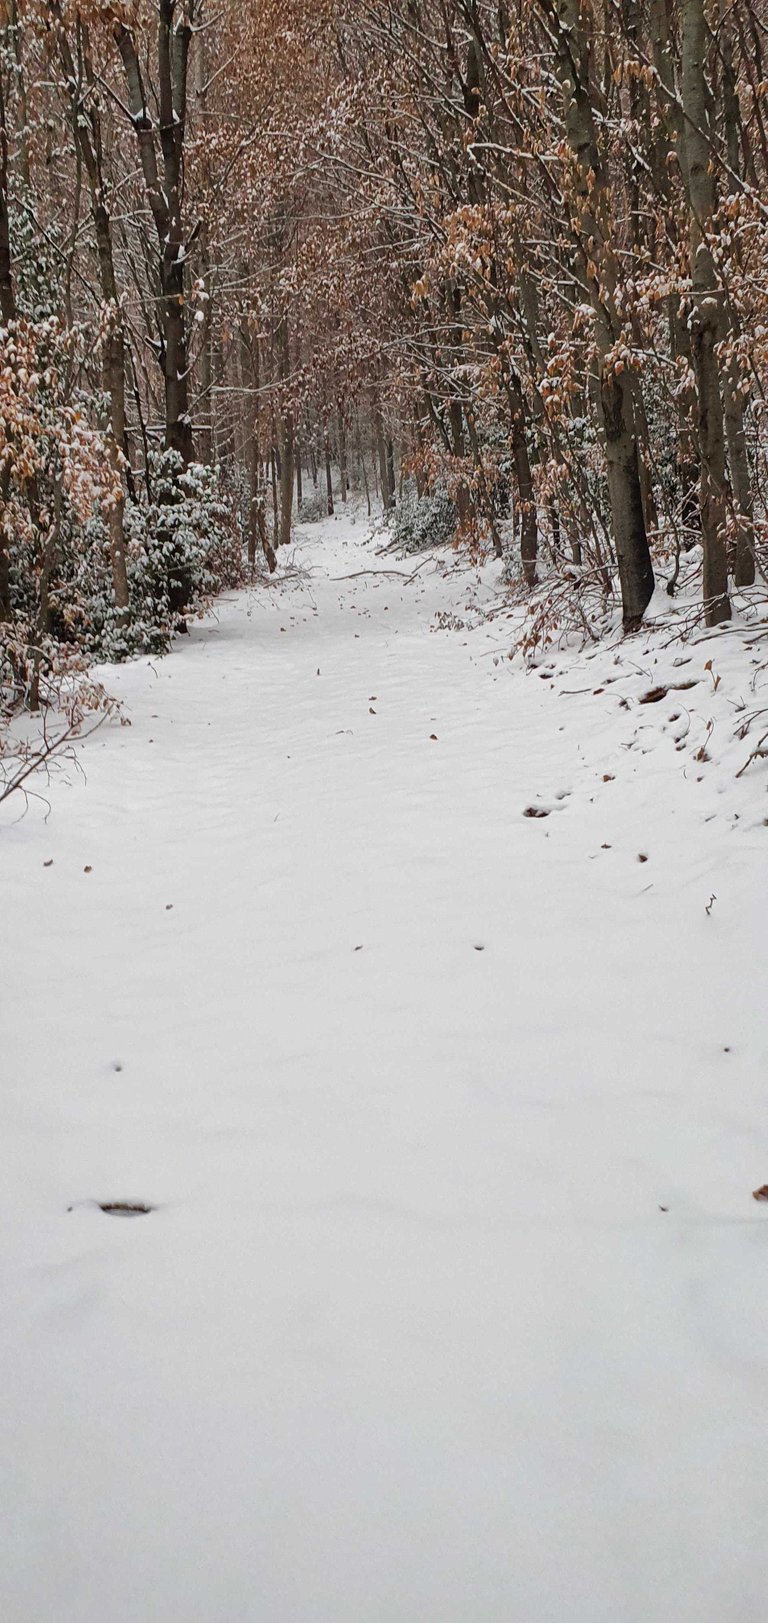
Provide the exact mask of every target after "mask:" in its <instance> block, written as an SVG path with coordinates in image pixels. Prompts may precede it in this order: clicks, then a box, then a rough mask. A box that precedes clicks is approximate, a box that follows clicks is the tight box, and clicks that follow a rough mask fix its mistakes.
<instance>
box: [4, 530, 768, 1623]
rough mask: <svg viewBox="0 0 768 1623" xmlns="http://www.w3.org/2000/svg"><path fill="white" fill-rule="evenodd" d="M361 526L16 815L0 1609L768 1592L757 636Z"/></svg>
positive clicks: (508, 1621)
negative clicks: (540, 654) (607, 609)
mask: <svg viewBox="0 0 768 1623" xmlns="http://www.w3.org/2000/svg"><path fill="white" fill-rule="evenodd" d="M364 542H365V525H364V524H363V523H362V522H361V521H358V523H357V524H356V525H355V524H352V523H350V522H349V521H339V522H337V523H329V524H327V525H324V526H319V527H316V528H315V529H313V530H311V531H310V530H307V531H304V532H302V533H301V537H300V541H299V544H298V546H297V551H296V562H297V563H298V564H300V565H301V567H302V570H303V571H304V576H303V578H300V579H295V578H294V579H293V580H292V581H288V582H286V583H285V584H283V585H282V586H280V587H277V588H275V587H272V588H270V589H269V590H268V591H266V590H261V591H259V592H256V593H254V594H252V595H250V596H240V597H236V598H233V599H232V600H231V601H227V602H224V603H222V604H221V606H220V609H219V613H218V617H217V619H215V620H214V619H210V620H208V621H206V622H205V623H203V624H201V625H199V626H198V627H196V628H194V629H193V631H192V634H191V636H190V637H189V639H188V640H187V641H186V642H181V643H179V644H178V645H177V648H176V650H175V651H174V653H173V654H172V656H171V657H169V658H168V659H166V660H162V661H158V662H156V663H154V664H153V663H151V662H148V661H143V662H140V663H138V664H135V665H132V666H128V667H124V668H122V669H120V670H119V671H110V672H109V673H108V678H107V681H108V685H109V687H110V688H111V689H112V691H115V692H118V693H119V694H120V696H121V697H122V698H123V699H124V701H125V704H126V706H127V711H128V714H129V715H130V719H131V722H132V725H131V726H130V727H123V728H121V727H120V726H118V725H117V724H116V723H108V724H107V725H106V726H105V727H103V728H102V729H101V730H100V731H99V732H98V733H96V734H95V735H94V736H93V737H92V738H91V739H90V740H88V741H87V742H86V743H85V745H84V746H83V748H82V752H81V759H82V763H83V767H84V769H85V775H86V776H85V780H83V779H81V778H80V777H79V776H78V775H77V774H71V773H70V774H69V778H68V781H65V780H64V778H59V779H58V780H56V781H54V783H53V785H52V787H51V788H50V789H49V791H48V797H49V800H50V802H51V812H50V816H49V817H48V820H47V821H45V820H44V808H42V807H41V806H40V805H39V804H38V803H34V802H33V804H32V805H31V807H30V810H29V812H28V813H27V815H26V816H25V817H24V818H23V819H22V820H21V821H18V820H16V821H15V820H14V819H18V814H19V811H20V810H21V809H22V808H21V806H20V805H19V804H17V805H16V806H14V805H13V803H10V802H9V804H8V806H7V807H5V808H3V818H2V825H1V831H0V886H1V893H2V920H3V927H2V960H3V963H2V983H1V985H2V1016H1V1019H0V1044H1V1047H0V1061H1V1063H2V1071H3V1083H2V1096H1V1108H2V1120H1V1125H0V1134H1V1141H0V1154H1V1155H2V1178H1V1182H0V1201H1V1213H0V1219H1V1220H0V1256H1V1260H2V1304H3V1306H2V1322H1V1324H0V1415H1V1434H0V1442H1V1445H2V1466H1V1468H0V1472H1V1485H0V1495H1V1500H2V1504H1V1507H0V1508H1V1513H2V1514H1V1519H2V1540H1V1543H2V1555H1V1556H0V1616H1V1617H2V1619H3V1623H104V1620H105V1619H109V1623H550V1620H552V1623H554V1620H557V1623H672V1620H674V1623H746V1620H747V1619H759V1618H760V1617H762V1616H763V1615H764V1612H765V1604H766V1602H765V1595H766V1585H767V1584H768V1539H766V1529H767V1528H768V1473H767V1471H766V1441H767V1439H766V1413H767V1411H768V1356H767V1354H766V1324H767V1323H768V1206H762V1205H759V1204H757V1203H756V1202H755V1201H754V1200H753V1198H752V1191H753V1189H754V1188H755V1187H756V1186H758V1185H761V1184H763V1183H765V1182H766V1181H768V1110H767V1108H766V1106H767V1104H768V1098H767V1091H768V1090H767V1088H766V1082H767V1080H768V1069H767V1065H766V1061H767V1060H768V1022H767V1019H766V1003H767V1001H768V1000H767V999H766V974H765V970H766V945H767V944H768V882H767V881H768V862H767V861H766V857H767V856H768V826H766V817H767V816H768V795H766V781H767V779H768V766H767V765H766V763H764V762H762V763H761V762H757V763H755V764H754V765H753V766H752V767H751V768H750V769H749V770H748V771H747V772H745V773H744V775H743V776H742V777H741V778H739V779H738V780H737V779H736V778H735V773H736V771H737V770H738V768H739V766H740V765H742V764H743V762H744V761H745V759H746V757H747V755H748V754H749V744H748V743H746V742H744V741H740V740H738V739H737V738H735V737H734V729H735V727H736V725H737V723H738V719H739V712H738V709H737V707H738V705H739V704H741V703H743V704H745V705H746V706H747V708H748V709H749V708H751V707H754V706H756V705H757V704H758V703H760V689H759V683H760V682H761V681H762V682H763V687H762V695H763V700H762V702H766V697H765V695H766V689H765V676H764V674H762V675H761V673H760V670H759V661H760V659H761V657H762V659H763V660H764V659H765V654H764V653H763V654H762V656H761V655H760V651H759V649H758V648H756V647H754V648H753V649H752V650H751V651H750V648H749V646H748V644H747V643H745V640H744V638H743V637H742V636H741V635H740V634H737V633H733V632H726V633H721V634H718V635H716V636H713V637H711V638H709V639H708V640H707V641H706V642H703V643H695V644H694V645H692V646H688V647H687V648H685V649H683V650H681V649H680V647H679V646H670V647H669V648H667V649H664V647H663V642H664V638H663V637H661V636H659V634H655V635H651V634H649V635H648V636H646V637H642V636H641V637H639V638H635V639H633V640H632V641H631V643H629V644H627V645H625V646H624V647H621V648H618V649H615V648H612V649H606V648H604V647H600V648H599V649H598V650H597V651H595V653H594V655H593V656H592V657H587V656H585V654H583V653H582V654H580V655H576V654H571V655H568V656H567V657H554V656H553V657H552V658H551V659H549V660H547V659H545V660H544V661H543V663H542V664H541V666H540V667H539V669H538V671H535V672H533V673H532V674H525V672H524V671H523V670H522V669H521V668H520V666H519V664H518V663H509V662H508V661H506V660H504V659H503V658H501V659H497V657H496V656H497V655H499V654H501V655H503V653H504V651H505V649H506V647H507V646H508V643H509V627H508V624H507V622H506V621H505V620H504V618H503V617H497V618H495V619H491V620H487V619H484V618H482V617H481V615H480V614H479V612H478V606H479V605H482V603H483V602H484V601H485V602H486V603H488V602H490V600H491V599H492V598H493V596H494V593H495V590H496V588H495V587H494V585H493V581H492V575H493V571H492V570H489V571H488V572H487V573H486V577H485V580H484V581H483V582H479V581H478V579H477V578H476V576H475V574H474V572H473V571H471V570H467V569H456V568H455V560H448V562H447V564H446V566H445V567H444V568H443V569H441V568H436V567H435V566H434V565H433V563H431V562H428V563H425V564H424V565H423V566H422V567H421V568H420V570H419V572H418V574H417V575H416V578H415V579H413V580H411V581H410V582H408V581H407V579H406V578H405V577H407V576H408V574H409V572H410V569H411V567H412V566H411V565H410V564H408V563H403V562H397V561H393V559H392V558H391V557H377V556H376V555H375V551H374V548H373V547H372V546H371V545H370V544H369V545H368V546H365V545H364ZM384 569H386V570H389V571H393V573H387V574H385V573H381V574H380V575H379V576H378V578H377V577H376V576H375V575H373V574H371V573H365V574H358V573H357V572H358V571H363V570H365V571H371V570H384ZM339 576H351V577H353V578H350V579H346V580H339V579H337V578H335V577H339ZM441 611H442V614H443V615H445V614H450V615H451V616H452V617H453V622H454V623H453V627H452V628H451V629H440V628H439V626H438V625H437V623H436V619H435V617H436V615H438V614H439V613H440V612H441ZM457 620H458V621H460V622H464V623H463V625H458V627H457V626H456V623H455V622H456V621H457ZM709 661H711V662H712V664H711V668H709V669H708V668H707V663H708V662H709ZM753 679H756V680H757V683H758V691H757V692H753V691H752V690H751V684H752V682H753ZM669 682H674V683H677V684H682V683H692V684H694V685H693V686H690V687H689V686H685V687H682V686H680V687H675V688H672V689H670V691H669V692H668V693H667V694H666V695H665V696H664V697H662V698H660V699H657V700H656V701H655V702H649V703H641V702H640V700H641V699H642V698H643V697H644V696H645V695H647V694H648V693H650V692H652V690H653V689H654V688H657V687H659V686H665V685H666V684H668V683H669ZM596 690H598V691H596ZM710 723H712V724H713V725H712V727H710ZM702 754H703V755H704V756H705V757H708V758H702ZM532 809H536V810H539V811H543V812H546V813H548V815H545V816H531V815H527V816H526V812H529V813H530V811H531V810H532ZM713 898H714V899H713ZM125 1200H136V1201H140V1202H145V1203H148V1204H150V1205H152V1206H153V1207H154V1208H155V1209H154V1210H152V1211H151V1212H149V1213H148V1214H147V1215H145V1216H138V1217H133V1218H130V1219H128V1218H125V1217H116V1216H113V1215H109V1214H106V1213H104V1212H103V1211H102V1210H101V1209H100V1207H99V1204H98V1203H99V1202H104V1203H108V1202H110V1201H112V1202H116V1201H125Z"/></svg>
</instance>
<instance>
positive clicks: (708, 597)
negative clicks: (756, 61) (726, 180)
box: [682, 0, 731, 626]
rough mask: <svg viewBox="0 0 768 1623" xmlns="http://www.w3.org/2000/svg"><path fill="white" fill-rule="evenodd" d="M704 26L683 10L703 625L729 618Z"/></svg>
mask: <svg viewBox="0 0 768 1623" xmlns="http://www.w3.org/2000/svg"><path fill="white" fill-rule="evenodd" d="M706 49H707V21H706V16H705V11H704V0H683V4H682V92H683V111H684V115H685V140H684V148H683V150H684V161H683V166H682V167H683V175H684V179H685V185H686V190H687V193H688V202H689V207H690V272H691V304H692V320H691V348H692V352H693V367H694V373H695V377H696V388H697V393H698V402H699V411H698V416H699V453H700V456H701V483H700V506H701V538H702V545H703V551H704V583H703V594H704V608H705V616H706V622H707V625H710V626H714V625H719V624H720V623H721V622H722V621H723V620H729V619H730V617H731V605H730V600H729V597H728V557H727V551H726V543H725V518H726V505H725V434H724V423H723V402H722V397H721V394H720V367H719V362H718V358H717V354H716V346H717V343H718V341H719V338H720V336H721V330H722V289H721V287H720V286H719V283H718V275H717V270H716V267H715V262H714V258H713V255H712V250H711V247H710V245H709V241H708V232H710V231H711V229H712V221H713V216H714V212H715V180H714V175H713V173H712V169H711V164H710V143H709V140H708V131H709V124H710V118H709V88H708V85H707V79H706V67H705V54H706Z"/></svg>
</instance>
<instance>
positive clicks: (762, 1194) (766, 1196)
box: [752, 1183, 768, 1200]
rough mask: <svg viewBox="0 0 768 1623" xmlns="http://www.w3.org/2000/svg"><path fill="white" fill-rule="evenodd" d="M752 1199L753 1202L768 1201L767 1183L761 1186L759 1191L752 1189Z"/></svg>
mask: <svg viewBox="0 0 768 1623" xmlns="http://www.w3.org/2000/svg"><path fill="white" fill-rule="evenodd" d="M752 1199H753V1200H768V1183H764V1184H762V1185H761V1187H760V1188H759V1189H753V1190H752Z"/></svg>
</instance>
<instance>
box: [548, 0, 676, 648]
mask: <svg viewBox="0 0 768 1623" xmlns="http://www.w3.org/2000/svg"><path fill="white" fill-rule="evenodd" d="M553 21H554V22H555V27H556V47H557V48H556V69H557V74H558V78H559V80H560V84H561V88H562V91H563V101H564V108H565V127H566V137H567V140H568V144H569V146H570V149H571V152H572V154H573V158H574V165H575V171H576V192H577V207H576V215H575V220H574V224H575V227H576V232H577V237H578V240H579V243H580V245H581V254H582V256H583V276H584V282H585V286H586V287H587V289H588V291H589V297H590V301H591V304H592V308H593V310H594V313H595V336H596V346H597V362H598V378H597V382H598V388H597V403H598V407H599V411H600V416H601V420H602V428H603V434H604V445H605V460H606V472H607V479H608V497H609V504H610V510H611V522H612V528H613V536H614V542H615V546H616V557H617V561H618V566H619V580H620V583H621V601H622V615H623V621H624V629H625V631H634V630H636V629H637V627H638V626H639V625H640V624H641V621H642V618H643V615H644V613H645V610H646V608H647V607H648V604H649V602H650V599H651V596H652V594H653V587H654V580H653V568H652V565H651V554H650V549H649V546H648V534H647V530H646V525H645V514H644V509H643V491H642V480H641V474H640V458H639V449H638V443H637V435H636V432H635V427H634V414H633V401H632V386H631V383H630V381H629V377H628V375H627V372H626V371H625V370H624V369H623V366H622V365H620V364H619V363H618V361H617V359H616V357H615V355H614V352H613V351H614V343H615V341H616V339H617V338H618V336H619V334H620V330H621V328H620V323H619V322H618V320H617V317H616V313H615V307H614V293H615V290H616V285H617V268H616V261H615V255H614V250H613V246H612V226H611V211H610V184H609V179H608V175H607V172H606V169H605V164H604V161H603V156H602V153H601V151H600V148H599V145H598V140H597V133H596V128H595V120H594V113H593V105H592V90H591V83H590V77H589V60H590V44H589V39H588V37H587V34H586V31H585V27H584V24H583V22H582V16H581V7H580V4H579V0H556V5H555V6H554V18H553Z"/></svg>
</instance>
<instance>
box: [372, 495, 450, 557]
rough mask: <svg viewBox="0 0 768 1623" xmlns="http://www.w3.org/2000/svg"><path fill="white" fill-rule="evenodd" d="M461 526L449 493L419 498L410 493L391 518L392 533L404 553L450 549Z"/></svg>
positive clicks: (404, 497) (404, 496)
mask: <svg viewBox="0 0 768 1623" xmlns="http://www.w3.org/2000/svg"><path fill="white" fill-rule="evenodd" d="M458 522H459V517H458V513H457V511H456V504H455V502H453V501H451V498H450V496H449V495H448V493H447V491H444V490H435V491H433V493H432V494H431V495H429V496H419V494H418V492H417V491H416V490H415V489H414V488H411V489H407V490H406V491H405V492H404V494H403V499H402V501H401V502H400V504H399V506H398V507H396V508H395V509H394V511H393V512H392V513H391V515H390V520H389V524H390V529H391V530H392V535H393V538H394V540H395V541H396V543H397V545H398V546H399V548H400V550H401V552H404V553H411V552H424V551H426V549H427V548H428V547H447V546H450V544H451V542H452V541H453V538H454V535H455V534H456V527H457V525H458Z"/></svg>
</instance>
